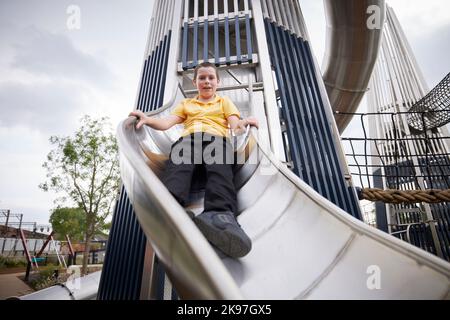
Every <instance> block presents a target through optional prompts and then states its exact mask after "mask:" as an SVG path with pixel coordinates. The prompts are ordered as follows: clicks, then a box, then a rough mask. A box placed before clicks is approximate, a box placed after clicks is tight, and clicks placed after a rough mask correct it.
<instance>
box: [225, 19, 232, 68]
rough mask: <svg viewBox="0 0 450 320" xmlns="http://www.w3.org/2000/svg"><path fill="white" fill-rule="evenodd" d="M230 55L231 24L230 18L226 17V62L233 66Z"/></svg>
mask: <svg viewBox="0 0 450 320" xmlns="http://www.w3.org/2000/svg"><path fill="white" fill-rule="evenodd" d="M230 55H231V54H230V22H229V20H228V17H225V62H226V64H227V65H230V64H231V57H230Z"/></svg>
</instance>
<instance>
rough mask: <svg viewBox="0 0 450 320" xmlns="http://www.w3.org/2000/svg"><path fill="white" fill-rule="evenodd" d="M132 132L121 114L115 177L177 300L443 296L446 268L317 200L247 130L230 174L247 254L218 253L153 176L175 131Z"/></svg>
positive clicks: (449, 269)
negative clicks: (247, 244) (118, 175)
mask: <svg viewBox="0 0 450 320" xmlns="http://www.w3.org/2000/svg"><path fill="white" fill-rule="evenodd" d="M163 112H166V111H162V112H160V114H161V113H163ZM134 127H135V119H134V118H128V119H126V120H124V121H123V122H122V123H121V124H120V125H119V128H118V134H117V137H118V142H119V149H120V165H121V174H122V180H123V183H124V185H125V188H126V190H127V193H128V195H129V197H130V200H131V202H132V204H133V207H134V209H135V212H136V214H137V217H138V220H139V222H140V224H141V227H142V229H143V230H144V232H145V234H146V235H147V237H148V239H149V241H150V242H151V243H152V246H153V248H154V250H155V252H156V254H157V255H158V257H159V258H160V260H161V261H162V263H163V264H164V265H165V267H166V271H167V273H168V275H169V277H170V278H171V281H172V283H173V285H174V286H175V288H176V290H177V292H178V294H179V295H180V297H181V298H185V299H186V298H191V299H241V298H243V299H449V298H450V293H449V290H450V264H449V263H447V262H445V261H443V260H441V259H439V258H437V257H435V256H432V255H430V254H428V253H426V252H424V251H422V250H420V249H418V248H416V247H413V246H411V245H409V244H407V243H405V242H403V241H400V240H398V239H396V238H394V237H392V236H390V235H388V234H385V233H383V232H381V231H379V230H376V229H374V228H372V227H369V226H367V225H365V224H364V223H362V222H361V221H358V220H356V219H354V218H353V217H351V216H350V215H349V214H347V213H346V212H344V211H343V210H341V209H340V208H338V207H337V206H335V205H334V204H332V203H331V202H329V201H328V200H326V199H325V198H323V197H321V196H320V195H319V194H318V193H316V192H315V191H314V190H313V189H312V188H310V187H309V186H308V185H306V184H305V183H304V182H303V181H302V180H300V179H299V178H298V177H297V176H296V175H294V174H293V173H292V172H291V171H290V170H289V169H288V168H287V167H286V166H285V165H284V164H282V163H280V162H279V161H278V160H277V159H275V157H273V156H272V154H271V153H270V152H269V151H267V149H266V148H265V146H262V145H261V144H260V142H259V140H258V138H257V135H258V132H257V130H256V129H252V131H251V133H250V138H249V143H248V144H247V147H246V149H245V152H246V154H245V157H244V158H245V159H246V162H245V164H243V165H241V167H240V168H239V170H238V172H237V173H236V176H235V183H236V186H237V188H238V190H239V191H238V201H239V212H240V215H239V217H238V221H239V223H240V224H241V225H242V227H243V228H244V230H245V231H246V232H247V234H248V235H249V236H250V237H251V239H252V241H253V248H252V251H251V252H250V253H249V254H248V255H247V256H245V257H244V258H241V259H231V258H228V257H225V256H223V255H221V254H220V253H219V252H217V251H216V250H215V249H213V247H211V246H210V245H209V243H208V241H207V240H206V239H205V238H204V237H203V235H202V234H201V233H200V231H199V230H198V229H197V228H196V226H195V224H194V223H193V222H192V220H191V219H190V218H189V217H188V216H187V214H186V213H185V211H184V209H183V208H182V207H181V206H180V205H179V204H178V203H177V202H176V201H175V199H174V198H173V197H172V196H171V195H170V193H169V192H168V191H167V189H166V188H165V187H164V185H163V184H162V182H161V181H160V180H159V178H158V177H159V176H160V175H161V173H162V170H163V168H164V165H163V164H164V159H165V158H167V153H168V151H169V149H170V145H171V144H172V141H174V140H175V139H176V137H177V130H176V129H174V130H173V131H169V132H157V131H154V130H152V129H150V128H142V129H140V130H135V128H134ZM245 152H244V153H245ZM244 153H242V154H244ZM197 198H198V199H197V201H196V202H195V201H194V202H193V204H192V206H191V207H192V208H193V209H194V211H196V213H199V212H201V210H202V208H201V203H202V202H201V193H200V194H198V195H197ZM194 199H195V197H194Z"/></svg>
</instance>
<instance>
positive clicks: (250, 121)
mask: <svg viewBox="0 0 450 320" xmlns="http://www.w3.org/2000/svg"><path fill="white" fill-rule="evenodd" d="M244 121H247V124H248V125H251V126H254V127H256V128H258V126H259V124H258V119H256V118H255V117H248V118H247V119H245V120H244Z"/></svg>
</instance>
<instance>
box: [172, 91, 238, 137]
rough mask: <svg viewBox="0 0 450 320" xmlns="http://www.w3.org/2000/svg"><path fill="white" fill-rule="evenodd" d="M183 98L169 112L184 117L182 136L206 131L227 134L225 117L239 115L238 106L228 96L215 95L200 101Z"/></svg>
mask: <svg viewBox="0 0 450 320" xmlns="http://www.w3.org/2000/svg"><path fill="white" fill-rule="evenodd" d="M197 98H198V97H195V98H192V99H184V100H183V101H181V102H180V104H178V105H177V106H176V107H175V109H173V110H172V112H171V114H173V115H176V116H179V117H181V118H183V119H184V122H183V124H184V131H183V133H182V134H181V135H182V136H183V137H184V136H187V135H190V134H191V133H195V132H206V133H209V134H213V135H219V136H224V137H226V136H228V121H227V118H228V117H229V116H231V115H236V116H237V117H240V113H239V110H238V108H237V107H236V106H235V105H234V103H233V102H232V101H231V100H230V98H228V97H220V96H218V95H216V97H215V98H214V100H211V101H209V102H202V101H199V100H197Z"/></svg>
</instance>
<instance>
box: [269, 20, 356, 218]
mask: <svg viewBox="0 0 450 320" xmlns="http://www.w3.org/2000/svg"><path fill="white" fill-rule="evenodd" d="M265 26H266V32H267V34H268V39H269V51H270V56H271V59H272V64H273V65H274V69H275V74H276V78H277V82H278V87H279V92H280V97H281V102H282V108H281V111H282V115H283V118H284V119H285V122H286V128H287V137H288V142H289V147H290V150H291V158H292V160H293V163H294V169H293V170H294V172H295V173H296V174H297V175H298V176H299V177H300V178H302V179H303V180H304V181H305V182H306V183H308V184H309V185H310V186H311V187H313V188H314V189H315V190H316V191H317V192H319V193H320V194H321V195H322V196H324V197H326V198H327V199H329V200H330V201H332V202H333V203H335V204H336V205H338V206H339V207H341V208H342V209H343V210H345V211H347V212H349V213H350V214H352V215H353V216H355V217H358V218H360V219H361V215H360V212H359V205H358V202H357V201H358V200H357V199H356V197H355V194H354V192H353V190H352V189H348V188H347V184H346V182H345V179H344V175H343V171H342V169H341V168H340V166H339V157H338V154H337V152H336V145H335V144H334V139H333V136H332V131H331V128H330V126H329V121H328V117H327V114H326V112H325V106H324V103H323V101H322V98H321V95H320V90H319V86H318V82H317V81H318V80H317V79H316V73H315V67H314V61H313V59H312V55H311V50H310V48H309V45H308V43H307V42H306V41H303V40H302V39H301V38H296V37H295V35H291V34H290V33H289V32H288V31H286V30H284V29H282V28H281V27H278V26H276V25H275V24H273V23H271V22H270V21H269V20H268V19H265Z"/></svg>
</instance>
